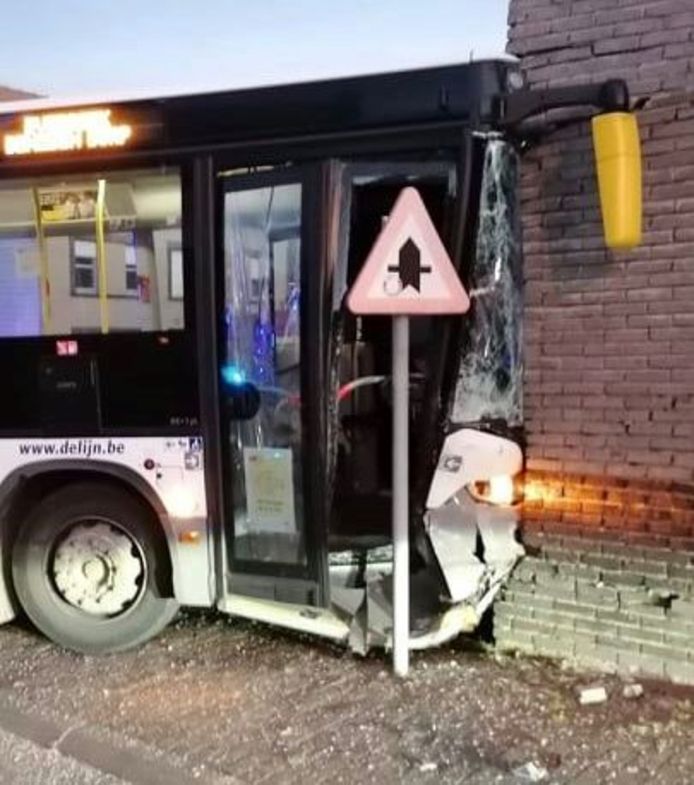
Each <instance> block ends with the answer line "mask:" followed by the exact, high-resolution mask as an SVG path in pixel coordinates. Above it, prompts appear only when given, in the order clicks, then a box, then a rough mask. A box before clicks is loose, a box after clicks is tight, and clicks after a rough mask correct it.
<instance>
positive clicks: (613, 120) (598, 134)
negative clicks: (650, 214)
mask: <svg viewBox="0 0 694 785" xmlns="http://www.w3.org/2000/svg"><path fill="white" fill-rule="evenodd" d="M592 124H593V147H594V149H595V164H596V168H597V174H598V190H599V192H600V209H601V211H602V222H603V229H604V233H605V243H606V244H607V246H608V248H614V249H627V248H633V247H634V246H635V245H638V244H639V243H640V242H641V146H640V142H639V128H638V124H637V122H636V116H635V115H633V114H632V113H631V112H609V113H607V114H600V115H596V116H595V117H593V121H592Z"/></svg>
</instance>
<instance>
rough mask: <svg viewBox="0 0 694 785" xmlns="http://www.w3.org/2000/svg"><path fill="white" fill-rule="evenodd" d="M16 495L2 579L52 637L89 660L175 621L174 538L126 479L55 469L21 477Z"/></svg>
mask: <svg viewBox="0 0 694 785" xmlns="http://www.w3.org/2000/svg"><path fill="white" fill-rule="evenodd" d="M12 497H13V498H12V502H11V504H10V507H9V512H10V514H9V515H7V516H6V518H5V520H6V523H7V524H8V530H7V531H5V532H4V535H5V536H4V537H3V544H4V546H5V547H4V550H5V552H7V551H11V554H12V556H11V564H10V570H11V572H10V574H9V575H8V571H7V569H5V578H6V580H7V578H8V577H10V580H11V590H12V593H13V595H14V596H15V598H16V601H17V602H18V605H19V606H21V608H22V609H23V610H24V611H25V612H26V614H27V615H28V616H29V618H30V619H31V620H32V621H33V623H34V625H35V626H36V627H38V628H39V630H41V631H42V632H44V633H45V634H46V635H47V636H48V637H49V638H51V639H53V640H55V641H57V642H58V643H60V644H62V645H64V646H66V647H68V648H73V649H77V650H80V651H83V652H88V653H101V652H104V653H105V652H109V651H118V650H122V649H127V648H131V647H132V646H136V645H138V644H139V643H141V642H144V641H145V640H147V639H148V638H150V637H152V636H153V635H156V634H157V633H158V632H159V631H160V630H161V629H163V627H165V626H166V624H168V622H169V621H170V620H171V619H172V618H173V616H174V615H175V613H176V611H177V609H178V603H177V601H176V600H175V599H173V595H174V591H173V578H172V553H171V549H170V537H169V533H168V532H167V531H165V528H164V527H165V522H166V518H165V516H163V515H161V514H160V513H159V512H158V511H157V510H156V508H155V504H156V501H155V504H153V503H152V502H151V501H150V500H149V499H147V498H146V497H145V496H144V494H142V493H140V492H139V489H138V488H136V487H133V485H132V484H131V483H129V482H128V481H127V480H126V479H123V478H119V477H114V476H109V474H108V473H103V472H100V471H91V472H84V471H80V470H75V469H68V470H60V469H57V468H56V469H55V470H51V471H43V472H34V473H33V474H31V475H30V476H27V475H26V473H25V474H24V476H23V477H22V478H21V480H20V482H18V483H17V484H16V487H15V489H14V491H13V493H12ZM92 595H93V596H92ZM97 595H98V596H97ZM90 597H92V599H91V600H90ZM102 601H103V605H102V606H97V605H96V604H95V603H100V602H102ZM100 608H101V609H102V610H103V612H101V610H100Z"/></svg>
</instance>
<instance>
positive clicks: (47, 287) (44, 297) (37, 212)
mask: <svg viewBox="0 0 694 785" xmlns="http://www.w3.org/2000/svg"><path fill="white" fill-rule="evenodd" d="M31 193H32V198H33V202H34V222H35V223H36V240H37V242H38V246H39V265H40V274H41V333H42V335H49V334H50V332H51V281H50V277H49V268H48V247H47V246H46V235H45V234H44V231H43V220H42V218H41V199H40V198H39V191H38V188H32V191H31Z"/></svg>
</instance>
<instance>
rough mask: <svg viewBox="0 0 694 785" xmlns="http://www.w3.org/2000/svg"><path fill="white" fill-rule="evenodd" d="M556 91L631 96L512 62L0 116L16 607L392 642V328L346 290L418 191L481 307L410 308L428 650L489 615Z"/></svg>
mask: <svg viewBox="0 0 694 785" xmlns="http://www.w3.org/2000/svg"><path fill="white" fill-rule="evenodd" d="M566 106H573V107H583V109H584V110H585V111H586V112H589V111H602V112H609V113H610V116H616V115H615V114H614V113H617V115H620V116H622V117H626V116H627V115H626V113H627V112H628V108H629V107H628V96H627V93H626V87H625V86H624V84H623V83H621V82H618V81H612V82H607V83H604V84H602V85H597V86H592V87H575V88H565V89H555V90H546V91H543V92H540V93H537V92H533V91H530V90H527V89H525V88H524V87H523V83H522V78H521V75H520V73H519V71H518V68H517V65H516V64H515V63H514V62H513V61H511V60H504V59H499V60H489V61H482V62H474V63H468V64H464V65H454V66H445V67H437V68H430V69H425V70H418V71H411V72H402V73H389V74H382V75H374V76H363V77H353V78H345V79H337V80H331V81H321V82H312V83H304V84H293V85H287V86H278V87H264V88H260V89H248V90H236V91H233V92H227V93H213V94H203V95H194V96H182V97H181V96H179V97H167V98H159V99H152V100H131V101H119V102H110V103H108V104H104V103H102V102H96V103H88V104H84V103H82V104H75V105H72V104H67V103H64V104H62V105H57V104H55V103H52V102H50V101H43V100H37V101H30V102H22V103H13V104H6V105H4V106H2V107H0V373H1V383H0V503H1V508H0V509H1V513H0V552H1V553H2V572H1V573H0V621H8V620H10V619H12V618H13V617H14V616H15V615H16V614H17V613H19V612H22V611H23V612H24V613H26V615H27V616H28V617H29V618H30V619H31V621H32V622H33V623H34V624H35V625H36V627H37V628H38V629H39V630H41V631H42V632H43V633H45V634H46V635H47V636H48V637H50V638H51V639H53V640H55V641H57V642H59V643H60V644H62V645H64V646H67V647H70V648H74V649H77V650H81V651H86V652H106V651H116V650H120V649H124V648H127V647H130V646H133V645H136V644H138V643H140V642H142V641H145V640H146V639H148V638H149V637H150V636H152V635H154V634H156V633H157V632H158V631H160V630H161V629H162V628H163V627H164V626H165V625H166V624H167V623H168V622H169V621H170V620H171V619H172V618H173V616H174V614H175V613H176V611H177V609H178V608H179V607H180V606H198V607H217V608H219V609H221V610H222V611H224V612H228V613H230V614H234V615H238V616H242V617H248V618H254V619H259V620H263V621H267V622H270V623H277V624H281V625H285V626H287V627H291V628H294V629H298V630H303V631H308V632H314V633H317V634H321V635H326V636H329V637H332V638H333V639H335V640H341V641H345V642H349V643H350V644H351V645H352V647H353V648H354V649H355V650H362V651H363V650H365V649H366V648H368V647H369V646H371V645H378V644H386V645H387V644H388V641H389V636H390V630H389V614H390V610H389V603H390V593H391V592H390V583H389V577H388V572H389V567H388V565H389V560H390V551H389V544H390V506H391V494H390V487H391V466H390V444H391V436H392V434H391V432H390V430H391V414H390V412H391V398H390V386H389V378H388V374H389V368H390V361H391V357H390V329H389V323H388V321H387V320H386V319H383V318H363V319H362V318H358V317H355V316H354V315H352V314H351V313H349V311H348V310H347V309H346V308H345V306H344V301H345V295H346V293H347V292H348V290H349V287H350V285H351V283H352V282H353V281H354V279H355V276H356V275H357V273H358V272H359V269H360V266H361V264H362V263H363V261H364V258H365V256H366V254H367V252H368V250H369V248H370V247H371V245H372V244H373V242H374V239H375V237H376V236H377V234H378V232H379V230H380V227H381V223H382V220H383V217H384V216H387V215H388V213H389V211H390V209H391V207H392V205H393V203H394V200H395V198H396V197H397V195H398V193H399V192H400V191H401V190H402V188H403V187H405V186H414V187H415V188H416V189H417V190H418V191H419V194H420V195H421V197H422V199H423V200H424V203H425V205H426V207H427V210H428V212H429V214H430V215H431V217H432V218H433V220H434V222H435V224H436V227H437V230H438V232H439V234H440V236H441V238H442V239H443V241H444V243H445V245H446V247H447V250H448V252H449V254H450V256H451V258H452V260H453V261H454V264H455V266H456V268H457V270H458V273H459V275H460V277H461V280H462V281H463V283H464V284H465V286H466V288H467V289H468V291H469V292H470V293H471V295H472V298H473V307H472V310H471V312H470V313H469V314H468V315H467V316H465V317H462V318H461V317H443V318H442V317H438V318H437V319H436V320H434V319H432V318H427V317H421V318H419V319H416V320H415V321H414V322H413V326H412V354H411V411H410V423H411V466H412V475H411V485H412V494H411V511H410V513H411V536H412V540H413V543H414V548H413V554H412V564H411V573H412V581H413V586H414V589H413V602H412V613H411V616H412V620H411V632H412V644H411V645H412V646H413V647H415V646H426V645H432V644H435V643H437V642H440V641H443V640H446V639H449V638H451V637H452V636H454V635H456V634H458V632H460V631H461V630H464V629H465V630H468V629H472V628H473V627H474V626H475V624H476V623H477V621H478V620H479V617H480V615H481V613H482V612H483V611H484V609H485V608H486V607H487V606H488V605H489V603H490V601H491V598H492V597H493V595H494V592H495V590H496V588H497V587H498V586H499V584H500V582H501V581H502V580H503V577H504V575H506V574H507V573H508V571H509V569H511V567H512V566H513V564H514V563H515V561H516V559H517V558H518V556H519V554H520V552H521V551H522V549H521V548H520V546H519V545H518V543H517V542H516V540H515V538H514V530H515V512H514V510H513V507H512V506H511V505H510V504H509V502H510V501H511V499H510V498H509V497H508V491H509V485H510V478H511V476H512V475H514V474H515V473H517V472H519V471H520V469H521V468H522V453H521V446H522V398H521V374H522V357H521V354H522V352H521V338H520V336H521V317H522V313H521V293H522V292H521V290H522V272H521V249H520V235H519V231H518V219H519V216H518V201H517V192H516V178H517V173H518V155H519V150H520V149H521V146H522V140H523V138H524V123H525V121H526V118H528V117H529V116H531V115H537V114H538V113H539V112H543V111H545V110H547V109H551V108H553V107H566ZM605 116H606V117H607V116H608V115H605ZM535 130H536V129H535ZM475 483H476V484H475ZM480 483H481V484H480ZM489 488H491V491H492V493H491V494H487V493H486V491H487V490H488V489H489ZM498 494H500V495H498ZM497 496H498V498H497ZM495 500H497V501H502V502H504V503H503V504H500V505H497V504H494V501H495Z"/></svg>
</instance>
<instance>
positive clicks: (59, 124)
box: [4, 109, 132, 155]
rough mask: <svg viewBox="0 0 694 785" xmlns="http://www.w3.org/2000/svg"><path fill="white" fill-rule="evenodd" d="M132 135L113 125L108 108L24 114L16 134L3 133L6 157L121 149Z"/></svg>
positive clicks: (130, 128) (129, 128) (124, 127)
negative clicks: (20, 126) (69, 151)
mask: <svg viewBox="0 0 694 785" xmlns="http://www.w3.org/2000/svg"><path fill="white" fill-rule="evenodd" d="M131 135H132V127H131V126H129V125H114V124H113V123H112V122H111V110H110V109H87V110H81V111H76V112H60V113H51V114H43V115H42V114H33V115H25V116H24V117H23V118H22V130H21V131H20V132H19V133H13V134H5V139H4V150H5V155H31V154H32V153H57V152H62V151H64V150H97V149H99V148H101V147H123V146H124V145H125V144H126V142H127V141H128V139H130V137H131Z"/></svg>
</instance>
